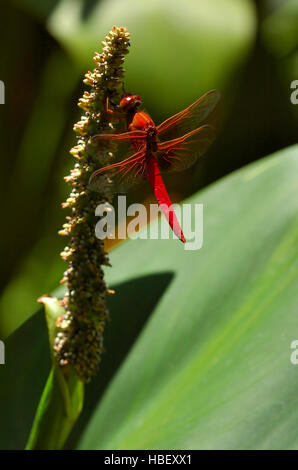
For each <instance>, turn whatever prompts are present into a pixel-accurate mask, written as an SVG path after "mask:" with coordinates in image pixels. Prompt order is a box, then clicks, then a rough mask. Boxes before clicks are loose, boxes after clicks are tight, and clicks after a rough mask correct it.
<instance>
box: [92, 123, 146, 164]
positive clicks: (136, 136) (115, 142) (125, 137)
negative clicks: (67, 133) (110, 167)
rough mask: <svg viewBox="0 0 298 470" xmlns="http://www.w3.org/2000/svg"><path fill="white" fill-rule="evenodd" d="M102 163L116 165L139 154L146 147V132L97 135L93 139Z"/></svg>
mask: <svg viewBox="0 0 298 470" xmlns="http://www.w3.org/2000/svg"><path fill="white" fill-rule="evenodd" d="M92 142H93V144H95V145H96V147H97V153H98V154H99V155H101V154H102V155H104V156H105V158H99V159H98V160H99V162H102V163H105V164H106V163H108V162H111V163H116V162H120V161H122V160H124V159H125V158H127V157H129V156H131V155H132V154H133V153H135V152H138V151H139V150H141V149H142V148H144V147H145V145H146V132H143V131H132V132H125V133H122V134H97V135H95V136H94V137H93V138H92Z"/></svg>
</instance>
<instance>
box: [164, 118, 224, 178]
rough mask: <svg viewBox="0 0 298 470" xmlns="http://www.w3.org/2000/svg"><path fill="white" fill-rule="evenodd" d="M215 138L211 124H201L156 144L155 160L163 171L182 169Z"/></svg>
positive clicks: (199, 154) (188, 165)
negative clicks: (186, 132)
mask: <svg viewBox="0 0 298 470" xmlns="http://www.w3.org/2000/svg"><path fill="white" fill-rule="evenodd" d="M214 139H215V129H214V128H213V127H212V126H208V125H205V126H201V127H198V128H197V129H194V130H193V131H191V132H189V133H188V134H185V135H184V136H183V137H178V138H177V139H173V140H169V141H167V142H162V143H159V144H158V150H157V160H158V164H159V168H160V169H161V170H163V171H183V170H186V169H187V168H189V167H190V166H191V165H193V164H194V163H195V162H196V161H197V159H198V158H199V157H201V156H202V155H203V154H204V153H205V152H206V150H207V149H208V148H209V147H210V145H211V144H212V142H213V141H214Z"/></svg>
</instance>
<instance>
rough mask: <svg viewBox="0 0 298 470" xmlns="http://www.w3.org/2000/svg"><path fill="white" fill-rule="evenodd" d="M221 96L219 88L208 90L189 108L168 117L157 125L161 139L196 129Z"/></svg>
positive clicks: (168, 138)
mask: <svg viewBox="0 0 298 470" xmlns="http://www.w3.org/2000/svg"><path fill="white" fill-rule="evenodd" d="M219 98H220V94H219V92H218V91H217V90H211V91H208V92H207V93H205V94H204V95H203V96H201V97H200V98H199V99H198V100H197V101H195V102H194V103H193V104H191V105H190V106H188V108H186V109H184V110H183V111H180V113H177V114H175V115H174V116H172V117H170V118H169V119H166V120H165V121H164V122H162V123H161V124H159V126H157V134H158V137H159V138H160V140H161V141H165V140H171V139H173V138H175V137H179V136H182V135H184V134H186V133H187V132H190V131H192V130H193V129H196V128H197V127H198V126H199V124H200V123H201V122H202V121H204V119H205V118H206V117H207V116H208V114H210V113H211V111H212V110H213V109H214V107H215V105H216V104H217V102H218V100H219Z"/></svg>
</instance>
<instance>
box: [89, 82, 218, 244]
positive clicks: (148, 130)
mask: <svg viewBox="0 0 298 470" xmlns="http://www.w3.org/2000/svg"><path fill="white" fill-rule="evenodd" d="M219 96H220V95H219V93H218V91H217V90H211V91H208V92H207V93H205V94H204V95H203V96H201V98H199V99H198V100H197V101H195V102H194V103H193V104H191V105H190V106H189V107H188V108H186V109H184V110H183V111H181V112H180V113H177V114H175V115H174V116H172V117H170V118H168V119H166V120H165V121H164V122H163V123H161V124H159V125H158V126H155V124H154V122H153V121H152V119H151V117H150V116H149V115H148V114H147V113H146V112H145V111H138V108H139V106H140V105H141V104H142V100H141V98H140V96H139V95H130V94H126V95H124V96H123V97H122V98H121V101H120V112H113V111H111V110H109V109H108V107H107V112H108V114H109V115H110V117H111V118H115V119H120V118H124V119H125V120H126V124H127V128H128V132H124V133H119V134H98V135H96V136H94V140H96V141H97V142H100V143H102V144H103V143H104V142H107V141H113V142H115V143H117V153H119V155H120V157H121V161H118V162H116V163H113V164H111V165H108V166H105V167H103V168H100V169H99V170H97V171H95V172H94V173H93V174H92V175H91V178H90V181H89V188H90V189H92V190H99V191H102V190H103V188H105V191H106V192H107V193H123V192H126V191H127V190H128V189H129V188H130V187H131V186H132V185H133V184H135V183H137V182H139V181H142V180H144V179H148V180H149V182H150V184H151V186H152V189H153V191H154V194H155V197H156V199H157V201H158V203H159V205H160V207H161V210H162V212H163V213H164V215H165V217H166V219H167V221H168V222H169V225H170V227H171V229H172V230H173V232H174V233H175V235H176V236H177V237H178V238H179V239H180V240H181V241H182V242H183V243H185V242H186V239H185V237H184V235H183V232H182V230H181V227H180V225H179V222H178V219H177V217H176V214H175V212H174V209H173V207H172V203H171V200H170V197H169V195H168V192H167V190H166V187H165V185H164V182H163V179H162V176H161V171H163V170H166V171H183V170H185V169H187V168H189V167H190V166H191V165H193V164H194V163H195V161H196V160H197V158H198V157H200V156H201V155H203V153H204V152H205V151H206V150H207V148H208V147H209V146H210V145H211V143H212V142H213V140H214V137H215V133H214V128H213V127H212V126H209V125H203V126H200V127H198V126H199V124H200V123H201V122H202V121H203V120H204V119H205V118H206V117H207V115H208V114H209V113H210V112H211V111H212V110H213V108H214V107H215V105H216V103H217V102H218V100H219ZM125 146H126V148H125Z"/></svg>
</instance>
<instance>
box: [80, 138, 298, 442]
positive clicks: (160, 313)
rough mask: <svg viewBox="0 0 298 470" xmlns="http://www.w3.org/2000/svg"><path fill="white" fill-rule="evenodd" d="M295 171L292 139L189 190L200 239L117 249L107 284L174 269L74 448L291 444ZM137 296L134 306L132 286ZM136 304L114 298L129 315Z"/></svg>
mask: <svg viewBox="0 0 298 470" xmlns="http://www.w3.org/2000/svg"><path fill="white" fill-rule="evenodd" d="M297 174H298V147H297V146H295V147H292V148H289V149H286V150H284V151H281V152H279V153H278V154H276V155H274V156H272V157H270V158H266V159H264V160H261V161H259V162H257V163H256V164H253V165H250V166H248V167H247V168H245V169H243V170H241V171H238V172H236V173H234V174H232V175H231V176H229V177H227V178H225V179H224V180H223V181H221V182H219V183H216V184H215V185H213V186H211V187H210V188H209V189H207V190H205V191H203V192H201V193H199V194H197V195H196V196H195V197H193V198H192V199H191V200H190V202H192V203H195V202H197V203H203V204H204V214H205V215H204V245H203V248H202V249H201V250H199V251H184V250H183V246H182V245H181V244H180V243H179V242H178V241H177V240H176V241H175V240H173V241H166V240H165V241H163V240H158V241H157V240H150V241H149V240H146V241H144V240H137V241H129V242H126V243H123V245H121V246H120V247H118V248H117V249H116V250H115V251H114V252H113V255H112V259H111V261H112V264H113V269H112V270H111V271H110V274H109V279H110V284H111V285H112V286H113V284H116V283H119V282H121V281H123V280H124V279H125V280H127V279H136V278H139V277H140V276H142V275H150V274H151V275H152V274H153V273H155V274H158V273H159V274H161V273H163V272H165V271H167V272H172V273H173V275H174V277H173V278H172V281H171V283H170V285H169V286H168V288H167V289H165V290H164V294H163V296H162V297H161V298H160V300H159V302H158V303H157V305H156V306H155V308H154V310H153V312H152V314H151V316H150V319H149V320H148V322H147V324H146V326H145V327H144V328H143V330H142V333H141V334H140V335H139V338H138V340H137V343H136V345H135V346H134V348H133V349H132V350H131V352H130V353H129V355H128V356H127V359H126V360H125V362H124V363H123V365H122V367H121V368H120V370H119V372H118V373H117V375H116V377H115V378H114V380H113V381H112V383H111V385H110V387H109V388H108V390H107V392H106V394H105V396H104V398H103V400H102V402H101V403H99V405H98V407H97V408H96V410H95V412H94V414H93V417H92V419H91V421H90V423H89V425H88V426H87V429H86V431H85V433H84V435H83V438H82V439H81V442H80V444H79V447H80V448H83V449H94V448H95V449H98V448H104V449H135V448H141V449H162V448H170V449H181V448H225V449H227V448H233V449H239V448H241V449H244V448H245V449H252V448H258V449H261V448H267V449H268V448H297V447H298V432H297V430H298V429H297V420H298V396H297V387H298V371H297V368H296V367H295V366H294V365H293V364H292V363H291V361H290V356H291V349H290V345H291V342H292V341H293V340H294V339H297V337H298V316H297V303H298V289H297V286H298V197H297V194H298V178H297ZM148 288H149V286H148ZM152 295H154V292H152ZM116 296H117V294H116ZM134 304H135V305H137V306H138V309H139V312H140V315H141V314H142V311H143V309H144V308H145V302H143V299H142V297H141V296H139V295H138V291H137V290H136V291H135V299H134ZM135 305H132V304H130V303H127V304H126V305H124V304H119V307H118V308H119V309H120V312H121V314H122V315H125V316H129V315H130V311H131V309H132V308H133V309H135ZM118 313H119V312H118ZM112 316H113V312H112ZM122 340H123V334H121V335H119V342H120V343H121V341H122ZM115 347H116V348H117V347H118V346H117V345H116V346H115ZM111 354H112V352H111Z"/></svg>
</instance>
